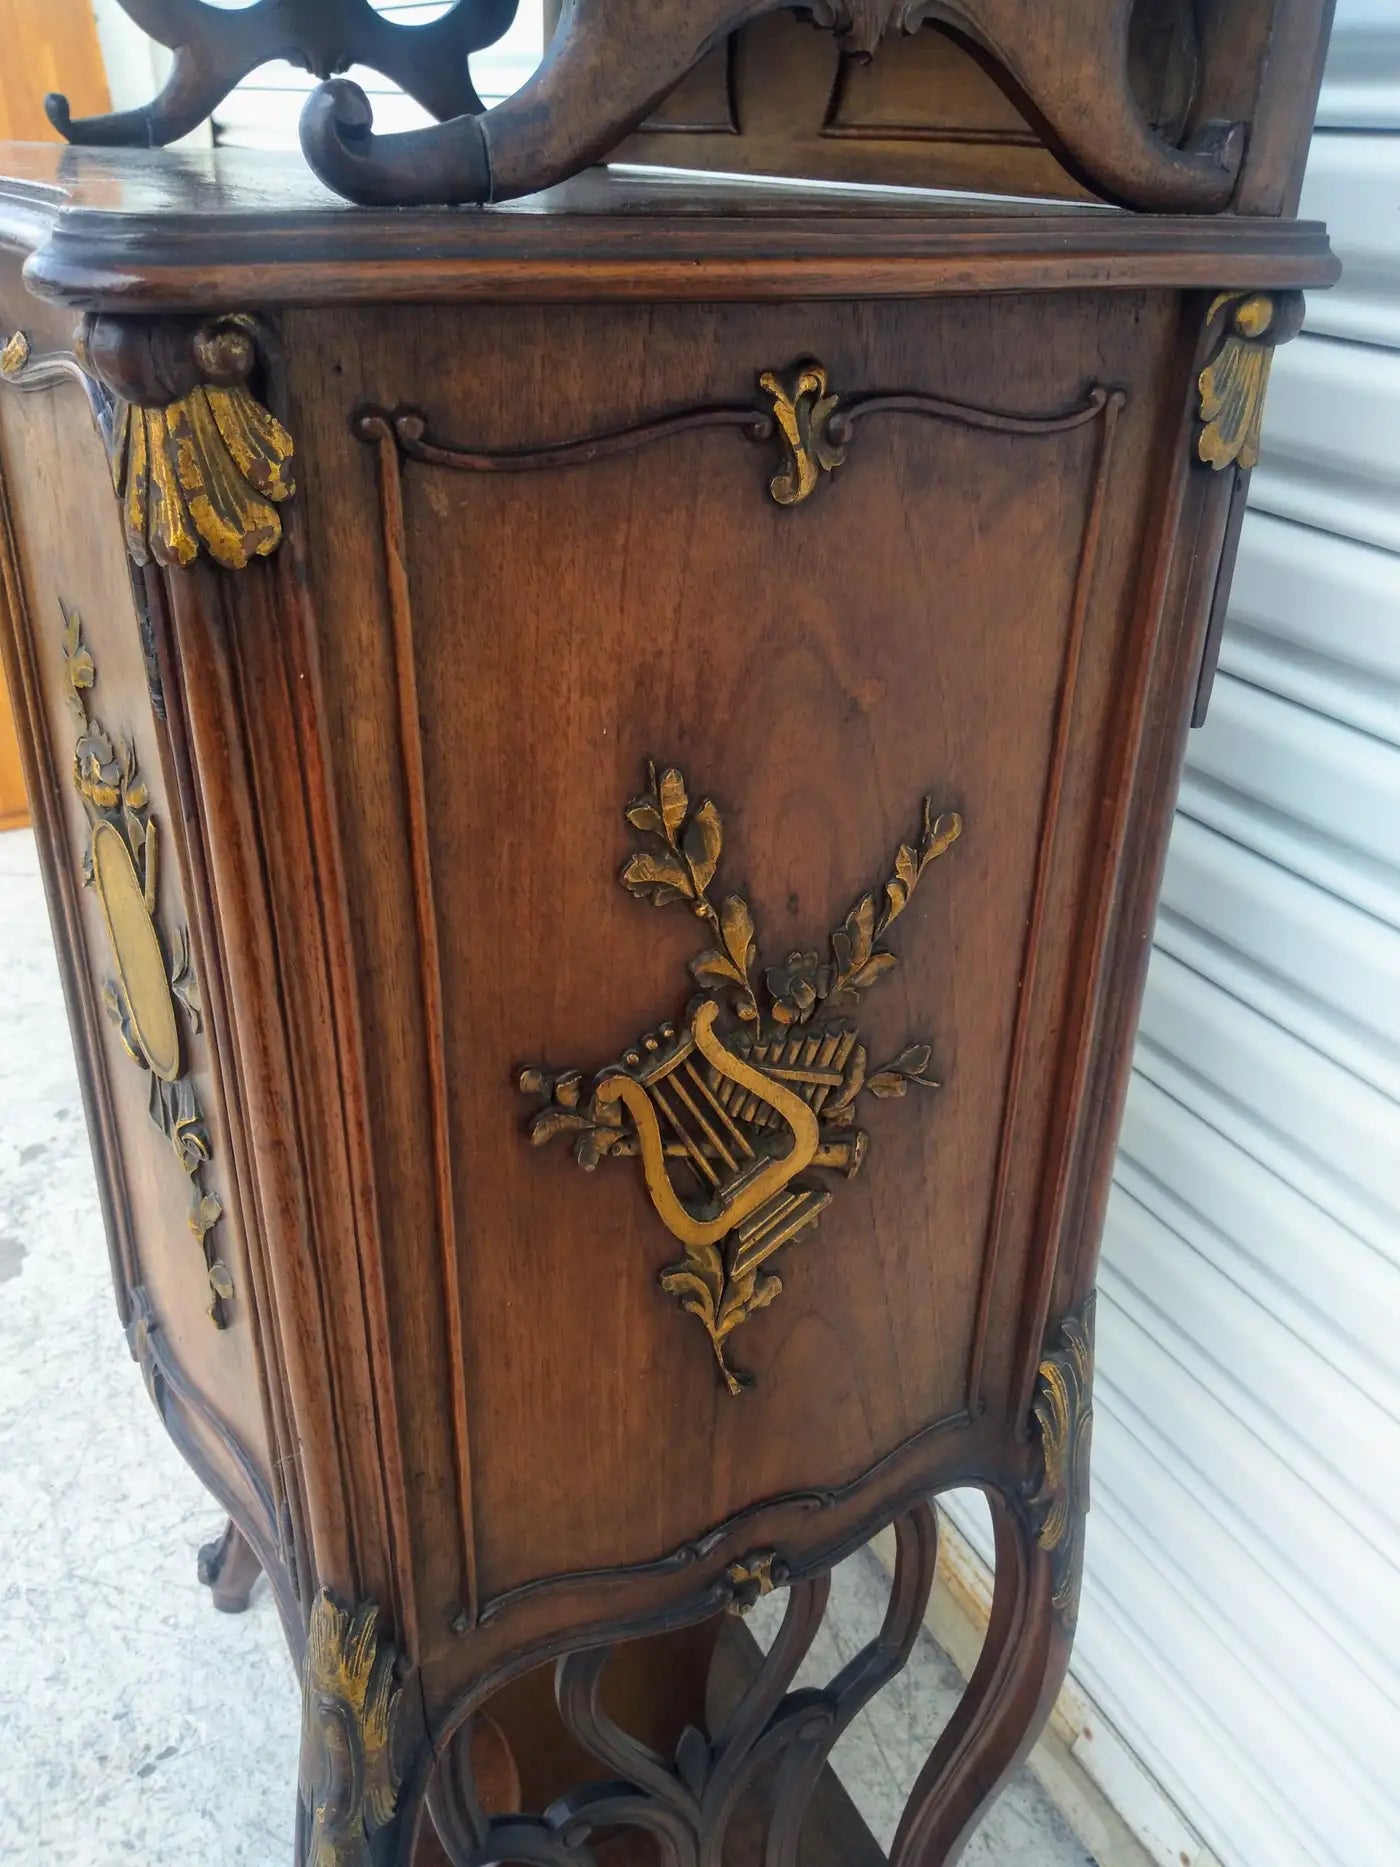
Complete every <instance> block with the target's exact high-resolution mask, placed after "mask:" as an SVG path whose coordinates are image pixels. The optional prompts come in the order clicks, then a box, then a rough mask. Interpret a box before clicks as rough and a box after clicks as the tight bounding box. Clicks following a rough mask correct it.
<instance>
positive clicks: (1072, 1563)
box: [1030, 1295, 1094, 1627]
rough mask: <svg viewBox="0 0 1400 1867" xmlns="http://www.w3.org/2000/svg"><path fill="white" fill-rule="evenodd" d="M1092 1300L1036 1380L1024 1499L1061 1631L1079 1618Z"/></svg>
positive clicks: (1090, 1416)
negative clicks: (1035, 1468) (1036, 1471)
mask: <svg viewBox="0 0 1400 1867" xmlns="http://www.w3.org/2000/svg"><path fill="white" fill-rule="evenodd" d="M1093 1385H1094V1297H1093V1296H1092V1295H1090V1297H1089V1298H1088V1300H1087V1301H1086V1302H1085V1304H1084V1306H1083V1307H1082V1309H1080V1310H1079V1312H1078V1313H1077V1314H1076V1315H1072V1316H1067V1317H1066V1318H1065V1320H1064V1321H1063V1322H1062V1323H1061V1324H1060V1327H1059V1330H1058V1331H1057V1333H1056V1336H1055V1339H1054V1342H1053V1343H1052V1344H1051V1346H1050V1347H1049V1348H1048V1349H1047V1351H1046V1353H1045V1356H1044V1358H1043V1360H1042V1361H1041V1364H1040V1372H1039V1375H1038V1376H1037V1380H1036V1397H1035V1405H1034V1413H1035V1421H1036V1425H1037V1427H1038V1428H1039V1432H1040V1454H1041V1477H1040V1482H1039V1484H1038V1485H1037V1486H1036V1488H1035V1491H1034V1492H1033V1494H1032V1496H1031V1499H1030V1506H1031V1512H1032V1515H1033V1519H1034V1522H1035V1535H1036V1542H1037V1543H1038V1544H1039V1546H1040V1547H1041V1549H1043V1550H1045V1551H1047V1552H1048V1554H1049V1556H1050V1560H1051V1568H1052V1575H1053V1600H1054V1604H1055V1608H1056V1610H1057V1611H1058V1613H1059V1614H1060V1616H1061V1618H1062V1619H1063V1621H1064V1623H1065V1625H1066V1626H1067V1627H1073V1626H1074V1624H1075V1622H1076V1621H1077V1620H1078V1618H1079V1584H1080V1578H1081V1575H1082V1572H1083V1567H1084V1519H1085V1517H1086V1516H1087V1515H1088V1511H1089V1455H1090V1447H1091V1441H1092V1439H1093V1430H1094V1403H1093Z"/></svg>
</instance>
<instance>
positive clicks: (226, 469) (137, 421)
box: [111, 384, 295, 570]
mask: <svg viewBox="0 0 1400 1867" xmlns="http://www.w3.org/2000/svg"><path fill="white" fill-rule="evenodd" d="M292 454H293V445H292V437H291V436H290V435H289V434H288V433H287V430H286V429H285V428H284V427H283V426H282V424H281V422H279V421H278V420H277V418H276V416H274V415H271V414H269V413H268V411H267V410H266V409H265V408H264V407H263V406H262V404H261V403H260V402H259V401H258V400H257V398H256V397H255V396H254V395H253V393H252V391H251V390H249V389H248V388H247V387H246V386H244V385H243V384H239V385H238V386H237V387H235V388H231V389H218V388H209V387H205V386H204V385H202V384H201V385H200V386H198V387H196V388H194V389H191V390H190V392H189V393H188V395H183V396H181V397H179V398H178V400H176V401H174V402H171V403H170V404H169V405H168V407H165V408H139V407H137V406H136V405H135V404H134V403H130V402H122V401H117V402H115V403H114V404H113V409H112V418H111V459H112V482H113V485H114V486H115V488H116V491H117V495H118V497H119V498H120V500H121V502H122V520H123V524H124V527H125V530H126V544H127V550H128V552H129V553H130V555H131V557H132V560H133V561H134V562H135V563H137V564H147V563H149V562H150V561H151V560H152V559H154V560H155V562H156V563H157V564H164V565H180V564H190V563H192V562H193V561H194V559H195V558H196V557H198V555H199V553H200V551H201V550H203V551H207V552H208V553H209V555H210V557H212V558H213V559H214V561H215V563H216V564H222V565H224V566H225V567H226V568H227V569H230V570H241V569H242V567H243V566H244V565H245V564H246V563H247V562H248V560H249V558H251V557H267V556H268V555H269V554H270V553H271V552H273V551H275V550H276V549H277V546H278V545H279V544H280V543H281V539H282V520H281V517H280V515H279V514H278V511H277V507H278V506H279V505H280V504H281V503H282V501H283V500H285V499H287V498H289V497H290V496H291V494H292V493H293V492H294V491H295V481H294V480H293V478H292V472H291V461H292Z"/></svg>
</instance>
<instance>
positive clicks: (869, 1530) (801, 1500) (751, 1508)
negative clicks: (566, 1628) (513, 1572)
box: [477, 1412, 972, 1627]
mask: <svg viewBox="0 0 1400 1867" xmlns="http://www.w3.org/2000/svg"><path fill="white" fill-rule="evenodd" d="M971 1424H972V1422H971V1419H970V1418H969V1416H968V1415H967V1414H966V1413H964V1412H960V1413H953V1414H949V1415H948V1416H947V1417H946V1418H944V1419H940V1420H934V1421H932V1422H931V1423H930V1424H929V1425H928V1426H924V1427H921V1428H920V1429H919V1431H918V1432H916V1433H911V1434H910V1436H909V1437H908V1438H907V1439H905V1440H902V1441H901V1442H900V1444H899V1445H897V1446H895V1447H894V1449H893V1450H892V1451H890V1452H887V1453H885V1455H884V1456H883V1457H882V1458H878V1459H876V1460H875V1462H874V1464H873V1465H868V1466H867V1467H866V1468H865V1470H864V1471H862V1472H859V1473H857V1475H856V1476H855V1477H854V1478H852V1479H851V1480H850V1481H849V1482H848V1483H847V1484H843V1485H836V1486H831V1487H829V1488H827V1489H825V1490H816V1489H813V1490H806V1491H783V1492H778V1493H776V1494H774V1495H772V1496H769V1497H765V1498H760V1499H759V1501H758V1502H757V1503H756V1504H749V1505H747V1506H746V1507H745V1508H744V1509H743V1510H741V1511H736V1512H735V1513H734V1515H733V1516H732V1517H726V1518H725V1519H724V1521H723V1522H722V1523H718V1524H715V1525H713V1526H712V1527H711V1528H710V1529H708V1530H706V1531H705V1532H704V1533H703V1534H702V1535H700V1536H697V1537H694V1538H692V1539H691V1540H690V1541H689V1542H685V1543H681V1544H678V1545H677V1547H676V1548H675V1549H672V1550H668V1551H667V1553H666V1554H665V1555H664V1556H655V1557H652V1558H651V1559H650V1560H646V1561H642V1562H624V1563H617V1564H615V1565H613V1566H612V1567H609V1568H598V1569H568V1570H563V1571H561V1572H559V1573H558V1574H555V1575H542V1576H538V1577H536V1578H535V1579H534V1580H533V1581H529V1582H520V1583H517V1584H516V1586H515V1587H514V1588H507V1589H503V1590H502V1591H501V1593H500V1594H499V1595H492V1596H491V1597H490V1599H489V1600H487V1601H485V1602H483V1603H482V1606H481V1611H480V1614H479V1616H478V1621H477V1625H478V1626H481V1627H485V1626H487V1625H488V1624H489V1623H490V1622H492V1621H495V1620H499V1619H500V1617H501V1616H502V1615H503V1614H504V1613H506V1612H507V1610H508V1609H512V1608H514V1607H516V1606H517V1605H518V1604H519V1603H520V1602H522V1601H530V1600H534V1599H536V1598H537V1597H539V1596H541V1595H552V1594H557V1593H559V1592H560V1591H562V1590H568V1589H575V1588H590V1587H594V1586H604V1587H606V1586H609V1585H612V1584H615V1583H618V1582H628V1581H643V1580H648V1579H655V1578H657V1577H664V1576H668V1575H675V1574H678V1573H679V1572H680V1571H682V1570H684V1569H691V1568H694V1567H696V1566H697V1565H698V1564H699V1563H702V1562H704V1561H705V1560H706V1559H707V1558H708V1557H710V1556H713V1555H714V1554H715V1552H716V1551H717V1550H719V1549H721V1548H722V1547H723V1546H724V1545H725V1544H726V1543H728V1542H730V1541H732V1539H733V1538H735V1537H737V1536H738V1535H739V1533H740V1532H741V1531H743V1530H747V1529H749V1528H750V1527H751V1526H752V1525H754V1524H757V1523H760V1522H761V1521H762V1520H763V1519H765V1518H767V1517H770V1516H772V1515H773V1514H774V1513H776V1512H780V1511H802V1512H804V1513H806V1512H812V1513H816V1512H827V1511H835V1510H839V1509H840V1508H841V1506H842V1505H844V1504H849V1503H850V1501H851V1499H852V1498H854V1497H856V1496H857V1495H858V1494H859V1493H860V1492H862V1491H865V1490H867V1489H868V1488H871V1487H874V1486H876V1485H878V1484H879V1482H880V1481H881V1479H884V1478H887V1477H888V1476H889V1474H890V1473H891V1472H893V1471H894V1470H895V1469H896V1468H897V1467H898V1466H901V1465H903V1464H905V1463H907V1462H908V1461H909V1460H910V1459H911V1458H913V1457H914V1456H915V1455H917V1454H918V1453H919V1452H921V1451H923V1450H924V1449H925V1448H926V1447H928V1446H930V1445H932V1444H933V1443H934V1442H935V1441H936V1440H938V1439H941V1438H942V1437H943V1436H944V1435H945V1434H947V1433H950V1432H953V1431H956V1430H957V1429H958V1428H961V1427H967V1426H970V1425H971ZM949 1482H950V1483H951V1482H953V1481H952V1480H950V1481H949ZM968 1482H971V1479H970V1478H969V1480H968ZM933 1489H934V1480H933V1479H932V1478H931V1477H930V1476H929V1473H928V1471H927V1470H926V1469H921V1470H919V1471H917V1472H916V1473H915V1475H914V1476H913V1477H912V1478H909V1479H908V1480H906V1481H905V1482H904V1483H902V1484H901V1485H900V1486H899V1488H898V1490H897V1491H895V1492H894V1493H893V1494H892V1495H889V1496H882V1498H881V1500H880V1502H879V1504H878V1505H877V1506H876V1508H875V1511H874V1514H873V1516H872V1517H871V1519H870V1520H869V1521H862V1522H861V1524H859V1525H858V1526H857V1528H856V1529H855V1530H854V1531H853V1532H852V1533H851V1534H850V1536H848V1537H846V1538H844V1539H843V1540H842V1542H841V1543H840V1544H839V1546H837V1547H836V1548H834V1549H828V1550H827V1551H826V1552H825V1553H824V1555H823V1558H822V1560H823V1561H825V1562H829V1563H836V1562H840V1561H842V1560H843V1559H844V1558H845V1557H846V1556H848V1555H850V1554H851V1552H852V1550H855V1549H859V1548H860V1547H861V1545H862V1544H864V1543H867V1542H869V1540H870V1538H871V1536H872V1535H873V1534H874V1532H875V1530H877V1529H878V1528H879V1527H880V1524H881V1523H887V1522H888V1521H889V1520H890V1518H891V1516H894V1515H897V1514H898V1513H899V1512H900V1511H902V1510H907V1509H909V1508H910V1507H911V1506H912V1505H913V1504H914V1503H916V1502H917V1501H918V1500H919V1499H920V1498H922V1497H927V1496H928V1495H929V1493H930V1492H931V1491H932V1490H933ZM740 1560H741V1561H743V1560H745V1559H744V1558H740ZM794 1566H796V1565H794ZM809 1566H810V1565H808V1564H807V1563H806V1562H805V1561H804V1562H803V1563H802V1564H801V1568H802V1570H803V1572H804V1573H806V1572H807V1571H808V1569H809ZM731 1588H732V1583H731V1581H730V1578H729V1575H728V1571H724V1572H722V1573H721V1574H720V1576H719V1578H718V1581H717V1582H716V1583H715V1584H713V1585H712V1586H710V1587H709V1588H708V1589H707V1590H706V1593H705V1597H704V1598H705V1600H706V1601H707V1602H709V1603H711V1604H712V1605H713V1606H714V1607H724V1606H725V1605H726V1604H727V1602H728V1599H729V1593H730V1590H731Z"/></svg>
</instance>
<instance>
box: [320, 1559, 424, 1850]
mask: <svg viewBox="0 0 1400 1867" xmlns="http://www.w3.org/2000/svg"><path fill="white" fill-rule="evenodd" d="M399 1703H400V1687H399V1684H398V1681H397V1679H396V1677H395V1652H394V1648H393V1646H392V1645H391V1644H390V1642H389V1641H387V1640H386V1639H384V1638H382V1637H381V1635H380V1632H379V1610H378V1608H377V1607H375V1606H374V1604H373V1603H371V1602H365V1603H362V1604H361V1605H360V1606H359V1607H358V1608H355V1609H353V1610H352V1609H349V1608H344V1607H342V1606H341V1605H340V1604H339V1602H337V1600H336V1599H335V1597H334V1596H333V1595H332V1594H331V1593H330V1592H329V1590H327V1589H324V1588H323V1589H321V1591H320V1592H319V1593H318V1595H317V1596H316V1600H315V1602H314V1603H313V1605H312V1609H311V1626H310V1629H309V1631H308V1634H307V1642H306V1662H305V1667H304V1670H303V1674H302V1736H301V1767H300V1782H301V1794H302V1800H303V1804H304V1807H305V1811H306V1820H307V1823H308V1827H309V1834H308V1837H307V1844H306V1867H371V1862H372V1860H373V1858H374V1856H373V1854H372V1851H371V1845H370V1844H371V1838H372V1837H373V1836H374V1835H375V1834H377V1833H378V1832H379V1831H380V1830H381V1829H382V1828H385V1827H387V1825H388V1824H389V1822H390V1821H392V1819H393V1816H394V1811H395V1809H396V1807H397V1806H398V1796H399V1788H400V1784H401V1778H402V1771H401V1767H400V1764H399V1760H398V1758H397V1755H396V1736H397V1731H396V1725H397V1721H398V1711H399Z"/></svg>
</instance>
